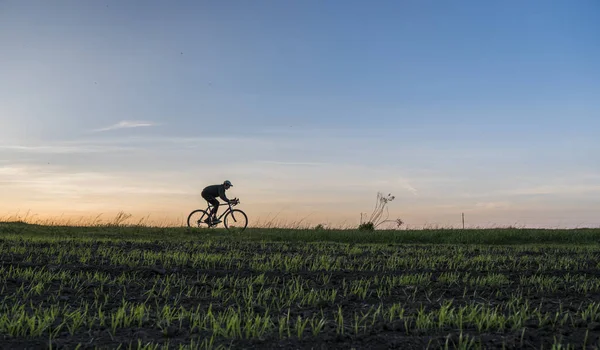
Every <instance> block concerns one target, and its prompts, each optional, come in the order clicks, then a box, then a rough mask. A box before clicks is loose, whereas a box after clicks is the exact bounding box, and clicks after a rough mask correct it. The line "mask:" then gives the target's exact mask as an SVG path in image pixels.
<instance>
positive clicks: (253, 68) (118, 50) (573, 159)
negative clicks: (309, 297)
mask: <svg viewBox="0 0 600 350" xmlns="http://www.w3.org/2000/svg"><path fill="white" fill-rule="evenodd" d="M599 36H600V2H598V1H596V0H582V1H572V0H563V1H552V2H549V1H541V0H539V1H538V0H531V1H516V0H515V1H498V2H490V1H475V0H473V1H452V2H451V1H395V0H394V1H391V0H390V1H347V0H343V1H342V0H336V1H316V0H301V1H273V0H271V1H241V0H240V1H171V2H169V1H153V0H152V1H143V2H141V1H137V2H133V1H121V0H119V1H113V0H103V1H78V0H72V1H42V0H40V1H32V0H3V1H0V199H1V200H0V218H1V217H7V216H10V215H14V214H16V213H17V212H20V213H21V214H23V213H24V212H27V211H30V212H31V213H32V214H35V215H37V217H40V218H42V217H44V218H45V217H57V216H60V215H63V218H65V217H83V216H86V217H94V216H96V215H98V214H101V213H102V214H103V217H105V218H106V219H108V218H110V217H111V216H112V215H114V213H116V212H118V211H121V210H123V211H125V212H128V213H132V214H134V215H135V216H136V217H140V216H144V215H150V217H151V218H153V219H154V220H158V221H160V220H174V221H177V220H182V219H183V218H185V217H186V216H187V214H188V213H189V212H190V211H191V210H193V209H195V208H198V207H205V206H206V202H204V201H203V199H202V198H201V197H200V191H201V190H202V188H203V187H204V186H206V185H210V184H214V183H221V182H223V181H224V180H225V179H228V180H231V182H232V183H233V185H234V187H233V188H232V189H231V190H230V191H228V196H230V197H239V198H240V199H241V205H240V208H241V209H243V210H244V211H246V213H247V214H248V216H249V217H250V219H251V223H257V222H266V221H269V220H273V219H275V220H278V221H280V222H287V223H290V222H297V221H299V220H304V221H302V222H304V223H310V224H317V223H328V224H331V225H334V226H335V225H355V224H358V221H359V219H360V213H361V212H370V211H371V210H372V209H373V206H374V201H375V198H376V195H377V192H378V191H381V192H385V193H386V194H387V193H392V194H393V195H395V196H396V200H395V201H393V202H391V203H390V205H389V209H390V216H391V217H392V218H396V217H401V218H402V219H403V220H404V221H405V222H406V224H407V225H409V227H424V226H427V225H440V226H451V225H453V226H458V225H459V224H460V222H461V213H463V212H464V213H465V217H466V224H467V225H472V226H475V225H478V226H507V225H519V226H531V227H573V226H600V215H599V213H600V137H599V136H598V135H600V63H599V62H600V45H599V41H598V38H599Z"/></svg>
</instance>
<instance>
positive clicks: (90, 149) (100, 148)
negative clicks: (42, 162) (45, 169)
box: [0, 144, 134, 154]
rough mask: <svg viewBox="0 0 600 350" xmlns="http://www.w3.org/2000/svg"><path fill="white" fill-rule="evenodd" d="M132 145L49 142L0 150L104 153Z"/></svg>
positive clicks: (4, 146)
mask: <svg viewBox="0 0 600 350" xmlns="http://www.w3.org/2000/svg"><path fill="white" fill-rule="evenodd" d="M133 149H134V148H132V147H124V146H106V145H92V144H88V145H79V146H75V145H66V144H51V145H40V146H25V145H0V151H2V150H6V151H14V152H24V153H43V154H73V153H105V152H123V151H128V150H133Z"/></svg>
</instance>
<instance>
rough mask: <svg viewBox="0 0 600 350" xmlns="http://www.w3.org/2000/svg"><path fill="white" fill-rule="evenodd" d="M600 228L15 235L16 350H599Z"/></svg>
mask: <svg viewBox="0 0 600 350" xmlns="http://www.w3.org/2000/svg"><path fill="white" fill-rule="evenodd" d="M599 243H600V229H580V230H533V229H490V230H443V229H442V230H414V231H408V230H398V231H375V232H365V231H352V230H291V229H274V228H271V229H248V230H247V231H245V232H243V233H242V234H237V235H231V234H229V233H227V232H226V231H224V230H219V229H217V230H213V229H211V230H203V231H198V230H188V229H187V228H166V227H164V228H151V227H139V226H114V225H113V226H110V225H98V226H94V227H68V226H40V225H29V224H24V223H0V259H1V265H0V281H1V283H0V286H1V292H0V336H1V337H2V346H3V347H7V348H14V349H18V348H47V347H49V346H52V347H53V348H77V347H79V348H82V349H83V348H96V347H97V348H116V347H119V346H121V348H123V349H127V348H135V349H140V348H143V349H157V348H176V349H177V348H194V349H197V348H199V349H205V348H260V349H268V348H327V349H330V348H356V349H378V348H382V349H383V348H390V347H391V348H431V349H438V348H462V349H470V348H473V349H477V348H532V349H542V348H543V349H552V348H555V349H558V348H573V349H575V348H577V349H580V348H596V347H597V345H598V344H599V341H600V337H599V336H600V245H599Z"/></svg>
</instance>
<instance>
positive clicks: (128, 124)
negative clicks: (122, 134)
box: [93, 120, 158, 132]
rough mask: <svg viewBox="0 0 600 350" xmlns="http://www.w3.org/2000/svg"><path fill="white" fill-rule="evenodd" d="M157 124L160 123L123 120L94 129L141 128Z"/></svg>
mask: <svg viewBox="0 0 600 350" xmlns="http://www.w3.org/2000/svg"><path fill="white" fill-rule="evenodd" d="M156 125H158V124H156V123H154V122H150V121H144V120H122V121H120V122H118V123H116V124H113V125H110V126H107V127H104V128H99V129H94V130H93V131H95V132H102V131H109V130H117V129H127V128H141V127H148V126H156Z"/></svg>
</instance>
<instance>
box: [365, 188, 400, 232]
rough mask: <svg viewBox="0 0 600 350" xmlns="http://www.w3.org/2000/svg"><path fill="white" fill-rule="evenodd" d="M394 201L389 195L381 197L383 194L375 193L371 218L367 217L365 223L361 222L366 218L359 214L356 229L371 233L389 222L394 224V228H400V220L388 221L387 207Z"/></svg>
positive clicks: (393, 197)
mask: <svg viewBox="0 0 600 350" xmlns="http://www.w3.org/2000/svg"><path fill="white" fill-rule="evenodd" d="M394 199H396V197H395V196H392V194H391V193H390V194H388V195H387V196H385V195H383V193H381V192H377V200H376V202H375V209H373V212H372V213H371V216H369V219H368V220H366V221H364V220H363V219H364V218H366V217H367V216H366V214H363V213H361V214H360V225H359V226H358V229H359V230H368V231H372V230H375V229H376V228H377V227H379V226H380V225H381V224H383V223H389V222H394V223H395V224H396V228H399V227H400V226H402V224H404V221H402V220H401V219H400V218H397V219H395V220H388V218H389V211H388V208H387V205H388V203H389V202H391V201H393V200H394Z"/></svg>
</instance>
